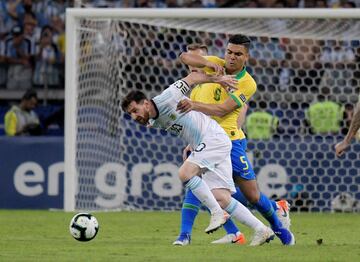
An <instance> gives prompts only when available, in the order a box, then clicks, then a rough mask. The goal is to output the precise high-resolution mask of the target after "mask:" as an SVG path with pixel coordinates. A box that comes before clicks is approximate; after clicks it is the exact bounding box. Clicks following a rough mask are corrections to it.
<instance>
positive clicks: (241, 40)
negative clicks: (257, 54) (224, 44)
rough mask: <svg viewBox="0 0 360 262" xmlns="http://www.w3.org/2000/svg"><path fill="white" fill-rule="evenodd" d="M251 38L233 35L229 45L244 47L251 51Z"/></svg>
mask: <svg viewBox="0 0 360 262" xmlns="http://www.w3.org/2000/svg"><path fill="white" fill-rule="evenodd" d="M250 42H251V40H250V38H249V37H247V36H246V35H241V34H238V35H232V36H230V38H229V42H228V43H229V44H234V45H243V46H244V47H245V48H246V50H247V51H249V48H250Z"/></svg>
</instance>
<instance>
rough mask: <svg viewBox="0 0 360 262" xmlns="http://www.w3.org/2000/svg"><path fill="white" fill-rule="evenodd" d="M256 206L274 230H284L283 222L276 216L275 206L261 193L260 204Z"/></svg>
mask: <svg viewBox="0 0 360 262" xmlns="http://www.w3.org/2000/svg"><path fill="white" fill-rule="evenodd" d="M254 206H255V207H256V209H257V210H258V211H259V212H260V213H261V214H262V216H263V217H264V218H265V219H266V220H267V221H269V223H270V225H271V228H272V229H273V230H278V229H279V228H282V225H281V222H280V220H279V219H278V217H277V215H276V212H275V210H274V207H273V204H272V203H271V201H270V200H269V198H268V197H267V196H265V195H264V194H263V193H260V199H259V202H257V203H256V204H255V205H254Z"/></svg>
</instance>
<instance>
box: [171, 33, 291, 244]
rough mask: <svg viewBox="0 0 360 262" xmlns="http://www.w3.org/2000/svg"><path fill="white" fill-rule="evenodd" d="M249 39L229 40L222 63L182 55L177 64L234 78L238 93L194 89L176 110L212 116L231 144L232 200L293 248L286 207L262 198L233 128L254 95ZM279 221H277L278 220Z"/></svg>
mask: <svg viewBox="0 0 360 262" xmlns="http://www.w3.org/2000/svg"><path fill="white" fill-rule="evenodd" d="M249 47H250V39H249V38H248V37H247V36H244V35H233V36H231V37H230V39H229V42H228V44H227V47H226V53H225V59H221V58H218V57H214V56H204V57H203V56H201V55H198V54H191V53H189V52H186V53H182V54H181V56H180V58H181V60H182V61H183V62H184V63H185V64H187V65H189V66H191V67H196V68H202V69H203V70H204V71H205V72H207V73H211V72H214V71H215V73H223V72H224V69H225V71H226V73H227V74H232V75H236V78H237V79H238V89H236V90H226V89H225V88H224V87H222V86H220V85H212V84H211V85H206V86H203V85H200V86H198V87H196V88H195V89H194V92H193V93H192V95H191V99H192V100H189V99H185V100H182V101H180V102H179V104H178V110H179V111H181V112H187V111H190V110H195V111H200V112H202V113H205V114H207V115H210V116H213V118H214V119H215V120H216V121H218V123H219V124H220V125H221V126H222V127H223V128H224V130H225V131H226V133H227V134H228V135H229V137H230V139H231V140H232V151H231V160H232V166H233V178H234V181H235V184H236V185H237V186H238V187H239V188H240V190H238V191H237V193H236V195H235V196H234V198H236V199H237V200H240V201H241V202H242V203H243V204H245V205H247V206H252V207H255V208H256V209H257V210H258V211H259V212H260V213H261V214H262V215H263V216H264V218H266V219H267V220H268V221H269V223H270V224H271V227H272V229H273V230H274V232H275V234H276V235H277V236H278V237H279V238H280V240H281V242H282V243H283V244H284V245H293V244H295V238H294V235H293V234H292V233H291V232H290V230H289V228H290V219H289V207H288V204H287V202H286V201H279V202H278V203H276V202H275V201H272V200H270V199H269V198H268V197H267V196H265V195H264V194H262V193H261V192H260V191H259V189H258V186H257V183H256V177H255V173H254V171H253V169H252V166H251V164H250V162H249V160H248V158H247V156H246V144H247V141H246V138H245V135H244V133H243V131H242V130H241V129H239V128H238V127H237V119H238V114H239V111H240V109H241V107H243V106H244V105H245V103H246V102H247V101H248V100H249V99H250V98H251V97H252V95H253V94H254V93H255V92H256V82H255V80H254V79H253V78H252V77H251V75H250V74H249V73H248V72H247V71H246V66H245V64H246V61H247V60H248V58H249ZM280 219H281V220H280Z"/></svg>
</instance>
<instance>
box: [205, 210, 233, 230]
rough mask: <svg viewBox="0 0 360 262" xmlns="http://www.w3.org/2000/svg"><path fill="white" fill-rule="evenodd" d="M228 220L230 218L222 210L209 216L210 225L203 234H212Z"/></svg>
mask: <svg viewBox="0 0 360 262" xmlns="http://www.w3.org/2000/svg"><path fill="white" fill-rule="evenodd" d="M229 218H230V215H229V214H228V213H226V212H225V211H223V210H221V211H219V212H216V213H214V214H211V217H210V224H209V226H208V227H207V228H206V229H205V233H207V234H210V233H212V232H215V231H216V230H218V229H219V228H220V227H221V226H222V225H224V224H225V222H226V220H228V219H229Z"/></svg>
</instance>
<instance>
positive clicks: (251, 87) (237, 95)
mask: <svg viewBox="0 0 360 262" xmlns="http://www.w3.org/2000/svg"><path fill="white" fill-rule="evenodd" d="M255 92H256V83H255V81H245V82H240V83H239V87H238V89H237V90H235V91H234V92H232V93H230V94H229V95H230V97H231V98H232V99H233V100H234V101H235V102H236V103H237V104H238V106H239V107H242V106H243V105H244V104H246V102H247V101H248V100H249V99H250V98H251V97H252V96H253V95H254V94H255Z"/></svg>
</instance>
